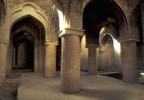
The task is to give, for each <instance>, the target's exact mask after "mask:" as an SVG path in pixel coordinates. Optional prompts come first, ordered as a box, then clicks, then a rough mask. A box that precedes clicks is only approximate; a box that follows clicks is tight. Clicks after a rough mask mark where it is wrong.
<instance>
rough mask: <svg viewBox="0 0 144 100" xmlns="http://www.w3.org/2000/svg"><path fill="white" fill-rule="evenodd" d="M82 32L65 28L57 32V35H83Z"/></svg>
mask: <svg viewBox="0 0 144 100" xmlns="http://www.w3.org/2000/svg"><path fill="white" fill-rule="evenodd" d="M83 33H84V30H78V29H71V28H65V29H63V30H62V31H60V32H59V37H62V36H64V35H76V36H80V37H82V36H83V35H84V34H83Z"/></svg>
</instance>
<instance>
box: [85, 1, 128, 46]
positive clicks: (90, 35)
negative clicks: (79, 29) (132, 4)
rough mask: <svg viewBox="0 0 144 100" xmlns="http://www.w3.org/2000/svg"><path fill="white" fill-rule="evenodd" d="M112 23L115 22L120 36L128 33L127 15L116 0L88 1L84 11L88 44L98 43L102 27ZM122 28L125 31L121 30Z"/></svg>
mask: <svg viewBox="0 0 144 100" xmlns="http://www.w3.org/2000/svg"><path fill="white" fill-rule="evenodd" d="M98 3H99V4H98ZM105 7H106V8H105ZM105 9H107V10H105ZM111 23H114V25H113V26H114V27H115V29H116V30H117V31H118V35H119V37H120V36H121V35H125V34H127V33H126V31H125V30H126V29H127V18H126V15H125V13H124V11H123V9H122V8H121V7H120V6H119V5H118V4H117V3H116V2H115V1H112V0H102V1H99V2H98V1H95V0H90V2H88V3H87V5H86V6H85V8H84V11H83V29H84V30H85V34H86V36H87V43H88V44H91V43H92V44H98V40H99V31H100V29H101V28H102V27H104V26H105V25H108V24H111ZM121 28H123V30H124V32H119V30H120V29H121Z"/></svg>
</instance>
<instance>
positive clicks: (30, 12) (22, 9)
mask: <svg viewBox="0 0 144 100" xmlns="http://www.w3.org/2000/svg"><path fill="white" fill-rule="evenodd" d="M27 16H32V17H33V18H35V19H36V20H38V21H39V22H40V23H41V24H42V25H43V26H44V28H45V40H47V38H48V36H47V35H48V34H47V33H48V30H47V28H48V24H49V21H48V16H47V15H46V14H45V12H44V11H43V10H42V9H41V8H40V7H38V6H37V5H35V4H33V3H31V2H27V3H24V4H21V5H18V6H17V7H15V8H14V9H12V11H11V14H10V17H9V25H10V28H12V26H13V25H14V24H15V23H16V22H18V21H19V20H21V19H23V18H25V17H27ZM10 31H11V29H10V30H9V32H10Z"/></svg>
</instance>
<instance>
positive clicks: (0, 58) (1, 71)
mask: <svg viewBox="0 0 144 100" xmlns="http://www.w3.org/2000/svg"><path fill="white" fill-rule="evenodd" d="M6 61H7V45H5V44H0V80H2V79H4V78H5V77H6Z"/></svg>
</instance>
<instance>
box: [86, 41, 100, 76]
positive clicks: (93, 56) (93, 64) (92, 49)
mask: <svg viewBox="0 0 144 100" xmlns="http://www.w3.org/2000/svg"><path fill="white" fill-rule="evenodd" d="M97 63H98V62H97V48H96V46H95V44H93V45H91V46H89V47H88V73H89V74H97V73H98V64H97Z"/></svg>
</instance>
